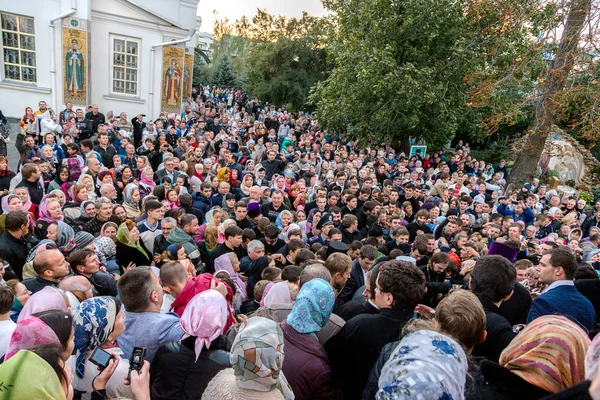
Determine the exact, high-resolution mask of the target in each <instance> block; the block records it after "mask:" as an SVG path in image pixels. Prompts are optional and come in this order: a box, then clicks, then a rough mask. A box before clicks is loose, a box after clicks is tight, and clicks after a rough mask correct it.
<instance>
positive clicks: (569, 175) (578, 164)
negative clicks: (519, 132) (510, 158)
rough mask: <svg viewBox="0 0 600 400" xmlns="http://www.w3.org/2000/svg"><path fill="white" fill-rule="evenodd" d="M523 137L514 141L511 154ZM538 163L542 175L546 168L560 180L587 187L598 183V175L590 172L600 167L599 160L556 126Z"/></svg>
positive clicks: (520, 145)
mask: <svg viewBox="0 0 600 400" xmlns="http://www.w3.org/2000/svg"><path fill="white" fill-rule="evenodd" d="M525 139H526V137H523V138H520V139H519V140H517V141H515V143H514V145H513V147H514V149H515V150H516V151H515V152H514V153H513V154H516V153H517V151H518V150H520V149H521V148H522V147H523V145H524V144H525ZM538 165H539V167H540V168H541V172H542V175H543V174H545V173H546V171H548V170H555V171H557V172H558V174H559V175H558V177H559V178H560V180H561V181H562V182H567V181H570V180H573V181H575V183H576V184H584V185H587V186H589V187H596V186H599V185H600V177H597V176H595V174H593V173H592V171H593V170H594V169H596V168H598V167H600V162H598V160H596V158H595V157H594V156H593V155H592V153H590V151H589V150H588V149H586V148H585V147H584V146H582V145H581V144H580V143H579V142H578V141H577V140H576V139H574V138H573V137H571V136H570V135H567V134H566V133H564V132H563V131H562V130H561V129H559V128H558V127H556V126H555V127H553V129H552V132H551V133H550V134H549V135H548V139H547V140H546V145H545V146H544V152H543V153H542V156H541V157H540V162H539V164H538Z"/></svg>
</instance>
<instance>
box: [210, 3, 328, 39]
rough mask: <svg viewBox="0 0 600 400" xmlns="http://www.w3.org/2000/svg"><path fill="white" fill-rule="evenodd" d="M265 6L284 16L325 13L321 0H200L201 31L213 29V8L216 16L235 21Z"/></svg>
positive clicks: (272, 12) (270, 10)
mask: <svg viewBox="0 0 600 400" xmlns="http://www.w3.org/2000/svg"><path fill="white" fill-rule="evenodd" d="M257 8H260V9H264V8H266V9H267V10H268V11H269V12H270V13H271V14H275V15H285V16H286V17H300V16H301V15H302V11H307V12H308V13H309V14H312V15H317V16H321V15H324V14H326V12H325V9H324V8H323V5H322V4H321V0H303V1H293V0H216V1H213V0H200V3H199V4H198V15H200V16H201V17H202V27H201V28H200V30H201V31H202V32H210V33H212V31H213V10H217V12H218V13H219V14H218V18H219V19H221V18H224V17H227V18H229V21H235V20H236V19H238V18H240V17H241V16H242V15H245V16H246V17H248V19H252V17H253V16H254V15H256V9H257Z"/></svg>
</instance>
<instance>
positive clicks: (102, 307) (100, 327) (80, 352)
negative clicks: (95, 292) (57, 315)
mask: <svg viewBox="0 0 600 400" xmlns="http://www.w3.org/2000/svg"><path fill="white" fill-rule="evenodd" d="M119 311H120V310H119V309H117V303H116V302H115V299H114V298H113V297H110V296H100V297H92V298H91V299H87V300H84V301H83V302H82V303H81V305H80V306H79V310H78V311H77V313H76V314H75V315H74V316H73V325H74V329H75V357H76V359H77V361H76V363H75V373H76V374H77V376H78V377H79V378H83V374H84V372H85V357H86V355H87V352H88V351H89V350H93V349H95V348H96V347H98V346H100V345H102V344H103V343H104V342H106V341H107V340H108V337H109V335H110V333H111V332H112V331H113V328H114V327H115V320H116V319H117V314H118V313H119Z"/></svg>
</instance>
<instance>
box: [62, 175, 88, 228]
mask: <svg viewBox="0 0 600 400" xmlns="http://www.w3.org/2000/svg"><path fill="white" fill-rule="evenodd" d="M68 197H69V199H70V200H69V201H67V204H65V205H64V207H63V214H64V216H65V221H67V223H69V225H72V224H73V222H74V221H75V220H76V219H77V218H79V217H81V203H83V202H84V201H86V200H87V199H88V190H87V188H86V187H85V185H83V184H77V185H72V186H71V187H70V188H69V190H68Z"/></svg>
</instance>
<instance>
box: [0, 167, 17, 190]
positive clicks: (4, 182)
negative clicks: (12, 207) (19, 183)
mask: <svg viewBox="0 0 600 400" xmlns="http://www.w3.org/2000/svg"><path fill="white" fill-rule="evenodd" d="M14 177H15V173H14V172H10V171H9V173H6V174H3V175H0V190H5V189H8V188H9V187H10V181H11V180H12V178H14Z"/></svg>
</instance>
